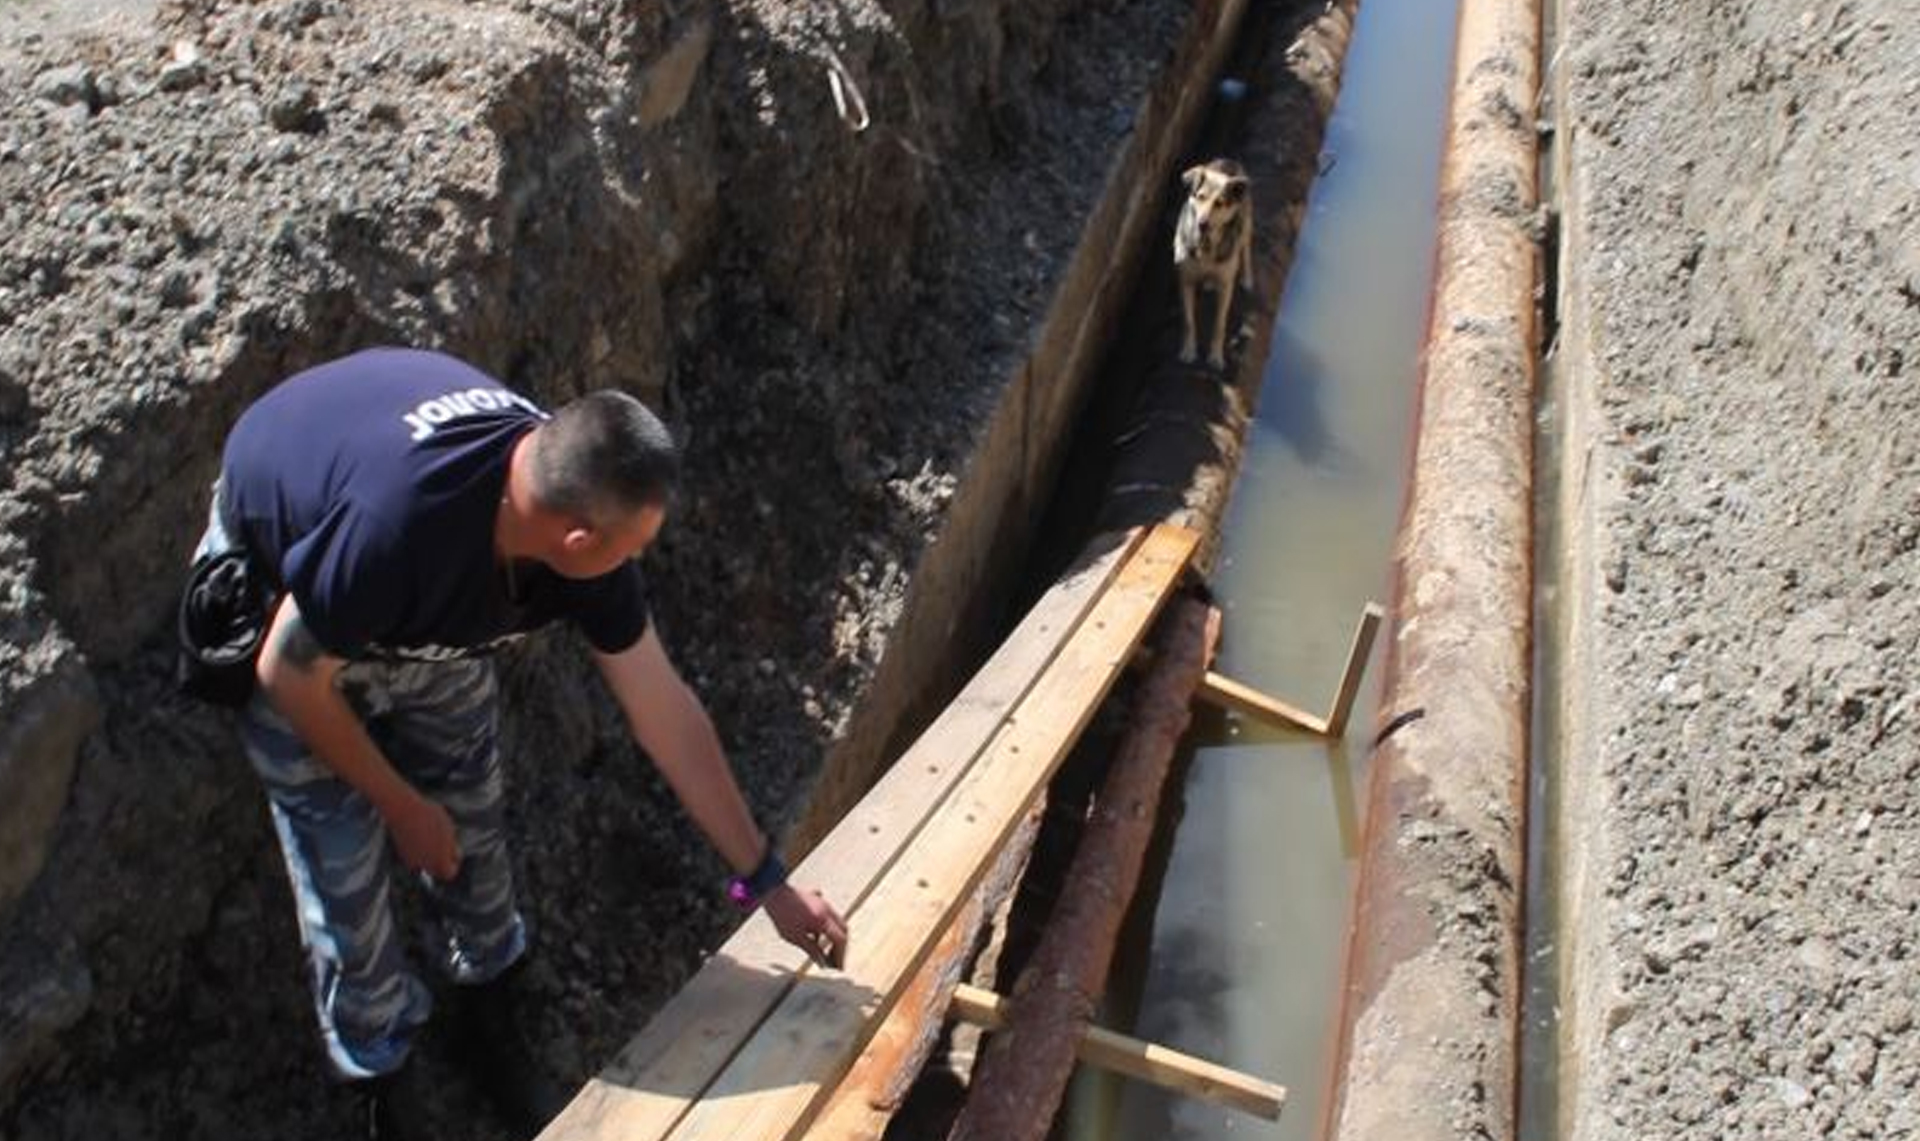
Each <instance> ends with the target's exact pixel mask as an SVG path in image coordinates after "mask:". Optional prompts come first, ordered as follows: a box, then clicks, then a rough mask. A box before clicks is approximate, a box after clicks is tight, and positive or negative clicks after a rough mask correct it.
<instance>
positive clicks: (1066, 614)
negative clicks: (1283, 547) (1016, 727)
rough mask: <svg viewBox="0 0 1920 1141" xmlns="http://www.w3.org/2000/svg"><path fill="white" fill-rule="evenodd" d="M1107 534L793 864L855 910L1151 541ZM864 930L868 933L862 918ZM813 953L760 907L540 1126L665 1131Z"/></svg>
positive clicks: (557, 1130)
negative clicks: (789, 940)
mask: <svg viewBox="0 0 1920 1141" xmlns="http://www.w3.org/2000/svg"><path fill="white" fill-rule="evenodd" d="M1145 537H1146V533H1145V531H1143V530H1139V529H1136V530H1132V531H1127V532H1120V533H1114V534H1110V535H1105V536H1101V537H1100V538H1098V539H1096V540H1094V541H1093V542H1092V543H1090V544H1089V545H1088V548H1087V550H1086V552H1084V553H1083V554H1082V556H1081V557H1080V559H1079V560H1078V561H1077V562H1076V563H1075V565H1074V566H1073V567H1072V568H1071V569H1069V570H1068V571H1067V572H1066V573H1065V574H1064V575H1062V576H1061V578H1060V580H1059V581H1058V582H1057V583H1055V584H1054V586H1053V588H1052V589H1051V590H1049V591H1048V592H1047V593H1046V595H1044V596H1043V597H1042V598H1041V599H1040V601H1039V602H1036V603H1035V604H1034V606H1033V608H1032V609H1031V610H1029V611H1028V612H1027V615H1026V617H1025V618H1023V619H1022V620H1021V622H1020V623H1019V625H1018V626H1017V627H1016V628H1015V630H1014V631H1013V633H1012V634H1011V635H1010V636H1009V637H1008V638H1007V640H1006V641H1005V642H1004V643H1003V644H1002V645H1001V647H1000V649H999V650H998V651H997V652H996V653H994V655H993V656H992V657H991V658H989V659H988V661H987V663H986V665H984V666H982V667H981V668H980V670H979V672H977V673H976V674H975V675H974V676H973V679H972V680H971V681H969V682H968V683H967V685H966V686H965V688H963V689H962V690H961V692H960V694H959V696H957V697H956V698H955V699H954V700H953V701H952V702H951V703H950V704H949V705H948V706H947V707H946V709H945V710H944V711H943V712H942V713H941V715H940V716H939V717H938V718H936V719H935V720H934V722H933V724H932V725H930V726H928V727H927V730H926V731H925V732H924V733H922V734H921V735H920V737H919V739H918V740H916V741H915V742H914V744H913V746H912V747H911V748H909V749H908V750H907V752H906V753H905V754H903V755H902V756H901V757H900V758H899V760H897V761H896V762H895V763H894V764H893V766H892V767H891V768H890V769H889V770H888V771H887V773H886V775H885V776H883V777H882V778H881V779H880V781H879V782H878V783H877V784H876V785H875V786H874V787H873V789H872V790H870V791H869V792H868V793H867V795H866V796H865V797H864V798H862V800H861V801H860V803H859V804H857V805H856V806H854V808H853V810H852V811H850V812H849V813H848V814H847V816H846V817H845V818H843V819H842V820H841V822H840V823H839V824H838V825H836V826H835V827H834V829H833V831H832V832H830V833H829V834H828V835H827V836H826V837H824V838H823V839H822V840H821V842H820V843H819V845H817V846H816V847H815V848H814V850H813V851H812V852H811V853H809V854H808V856H807V858H806V859H805V860H803V861H801V863H800V864H799V866H798V867H797V868H796V869H795V871H794V879H795V882H797V883H802V884H806V885H809V886H811V887H815V888H818V889H819V890H820V891H822V892H823V893H824V894H825V895H826V896H827V898H829V899H831V900H833V902H834V903H835V905H836V906H838V907H840V908H841V909H842V913H843V914H850V913H851V912H852V911H853V910H854V909H855V908H857V907H858V905H859V904H860V903H861V902H862V901H863V900H864V899H865V898H866V897H867V895H868V894H869V893H870V892H871V891H872V889H873V886H874V885H875V884H876V883H878V882H879V880H880V877H881V876H882V874H883V873H885V871H886V870H887V869H888V868H889V867H890V866H891V865H892V864H893V862H894V860H895V859H896V858H897V856H898V853H899V851H900V850H901V849H902V848H904V847H905V846H906V845H907V843H908V842H909V841H910V840H911V839H912V838H913V836H914V835H916V834H917V833H918V831H919V830H920V828H921V826H922V824H923V822H924V821H925V820H926V819H927V818H928V817H929V816H930V815H931V814H932V813H933V812H934V810H935V809H936V808H937V807H938V806H939V805H940V803H941V802H942V801H943V800H944V799H946V798H947V797H948V796H949V795H950V794H951V792H952V790H953V787H954V785H956V784H957V783H958V782H959V780H960V778H961V777H962V776H964V775H965V774H966V772H967V770H968V769H969V768H970V767H971V766H972V765H973V764H974V763H976V762H977V760H978V758H979V757H980V756H981V755H982V754H983V753H985V751H986V749H987V747H988V745H989V744H991V742H992V741H993V739H994V737H995V734H997V733H998V732H999V730H1000V728H1001V726H1002V724H1003V723H1004V722H1005V720H1006V718H1007V717H1008V716H1009V714H1010V713H1011V711H1012V710H1013V709H1014V708H1015V707H1016V706H1017V705H1018V703H1019V701H1020V699H1021V698H1023V697H1025V696H1026V694H1027V692H1028V691H1029V690H1030V689H1031V688H1032V687H1033V685H1034V684H1035V683H1036V681H1037V680H1038V679H1039V678H1040V677H1041V676H1042V674H1043V673H1044V671H1045V668H1046V666H1047V665H1048V663H1050V662H1051V661H1053V659H1054V658H1055V657H1056V656H1057V655H1058V654H1059V652H1060V649H1061V647H1062V646H1064V645H1065V644H1066V643H1067V642H1068V640H1069V639H1070V638H1071V636H1072V634H1073V632H1074V631H1075V630H1077V629H1078V628H1079V627H1080V625H1081V624H1082V623H1083V622H1084V621H1085V620H1086V617H1087V615H1088V613H1089V612H1090V611H1091V610H1092V608H1093V605H1094V603H1095V602H1096V601H1097V600H1098V599H1099V598H1100V596H1101V595H1102V594H1103V593H1104V592H1105V591H1106V589H1107V587H1108V586H1109V585H1110V584H1111V583H1112V582H1113V580H1114V579H1115V578H1116V577H1117V576H1118V575H1119V573H1120V568H1121V567H1122V566H1123V565H1125V563H1126V560H1127V558H1128V557H1129V556H1130V555H1131V554H1132V553H1133V552H1134V551H1136V550H1137V549H1138V548H1139V546H1140V544H1141V543H1142V542H1144V541H1145ZM855 938H856V939H858V938H860V935H859V932H858V930H857V929H856V931H855ZM805 962H806V956H805V955H804V954H802V953H801V952H800V951H799V950H797V949H795V948H793V947H790V946H788V945H787V944H786V943H785V942H784V941H782V940H781V939H780V937H779V935H778V934H777V933H776V932H775V931H774V929H773V924H772V923H770V922H768V920H767V918H766V916H765V915H763V914H760V913H756V914H754V915H753V916H751V917H750V918H748V919H747V921H746V922H745V923H744V924H743V925H742V926H741V927H740V928H739V930H737V931H736V932H735V933H734V935H733V937H732V938H730V939H728V940H727V942H726V943H725V944H724V945H723V946H722V947H721V948H720V950H719V951H718V953H716V954H715V955H714V956H713V958H711V959H709V960H708V961H707V963H706V965H704V966H703V967H701V969H700V970H699V972H698V973H696V974H695V975H694V977H693V978H692V979H690V980H689V981H688V983H687V985H686V986H684V987H682V988H681V990H680V991H679V993H677V994H675V995H674V997H673V998H672V999H670V1000H668V1002H667V1003H666V1005H664V1006H663V1007H662V1008H661V1009H660V1010H659V1011H658V1012H656V1013H655V1015H654V1017H653V1018H652V1019H651V1020H650V1021H649V1022H648V1024H647V1025H646V1027H645V1028H644V1029H642V1030H641V1032H640V1033H639V1034H638V1035H636V1036H635V1037H634V1038H633V1040H632V1041H630V1042H628V1044H627V1045H626V1047H625V1048H624V1049H622V1050H621V1052H620V1053H619V1055H618V1056H616V1057H615V1058H614V1060H613V1062H612V1063H611V1064H610V1065H608V1066H607V1067H606V1069H605V1070H604V1071H602V1072H601V1074H600V1075H599V1076H598V1077H595V1078H594V1079H592V1080H591V1081H589V1082H588V1083H587V1084H586V1086H585V1087H584V1088H583V1089H582V1090H581V1091H580V1092H579V1094H577V1095H576V1096H575V1097H574V1099H573V1101H572V1103H571V1104H569V1105H568V1106H567V1108H566V1109H565V1110H563V1111H562V1112H561V1114H560V1116H559V1117H557V1118H555V1119H554V1121H553V1122H552V1123H551V1124H550V1125H548V1127H547V1128H546V1129H545V1130H544V1131H543V1132H542V1133H541V1134H540V1137H541V1141H597V1139H604V1141H611V1139H613V1138H627V1137H648V1136H658V1135H660V1134H661V1133H663V1132H664V1131H665V1130H666V1129H667V1128H670V1127H671V1125H672V1124H673V1122H675V1121H677V1120H679V1118H680V1116H681V1114H682V1113H683V1112H684V1111H685V1108H686V1104H687V1102H688V1101H689V1100H690V1099H692V1098H696V1097H698V1096H699V1095H700V1092H701V1091H702V1090H704V1089H706V1087H707V1086H708V1085H709V1084H711V1082H712V1081H713V1079H714V1077H715V1076H716V1075H717V1074H719V1072H720V1070H721V1068H722V1067H723V1066H725V1065H726V1063H727V1062H728V1060H730V1059H731V1058H732V1057H733V1055H734V1054H735V1053H736V1052H737V1051H738V1050H739V1048H740V1046H741V1045H742V1044H743V1043H744V1042H745V1041H746V1040H747V1038H748V1036H750V1035H751V1034H752V1033H753V1030H754V1028H755V1027H756V1026H758V1025H759V1024H760V1022H761V1021H762V1020H763V1019H765V1018H766V1016H767V1014H768V1013H769V1012H771V1011H772V1010H773V1008H774V1006H775V1005H776V1004H777V1003H778V1002H779V1000H780V998H781V997H782V996H784V995H785V994H786V993H787V990H788V989H789V988H790V987H791V986H792V984H793V980H794V978H795V975H796V972H797V971H798V970H799V969H800V967H801V966H802V965H803V964H805Z"/></svg>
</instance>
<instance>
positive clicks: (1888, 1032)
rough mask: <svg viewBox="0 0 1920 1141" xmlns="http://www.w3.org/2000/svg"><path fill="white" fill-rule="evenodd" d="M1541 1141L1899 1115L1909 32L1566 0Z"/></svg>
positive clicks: (1722, 1133)
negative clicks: (1554, 744)
mask: <svg viewBox="0 0 1920 1141" xmlns="http://www.w3.org/2000/svg"><path fill="white" fill-rule="evenodd" d="M1563 8H1564V12H1563V14H1562V39H1563V44H1562V46H1561V48H1560V50H1559V53H1558V68H1559V79H1560V88H1561V91H1562V94H1561V104H1560V106H1561V110H1560V114H1559V116H1558V121H1559V139H1558V145H1559V146H1560V147H1561V148H1563V150H1564V151H1565V154H1566V158H1567V166H1566V172H1565V175H1564V179H1565V181H1564V191H1563V200H1564V203H1565V220H1564V225H1563V233H1564V235H1565V249H1566V256H1565V259H1564V273H1563V280H1564V281H1565V282H1566V283H1567V288H1566V289H1565V291H1564V294H1563V296H1564V298H1565V304H1564V305H1563V307H1562V316H1563V319H1564V324H1563V336H1562V340H1561V345H1562V352H1561V358H1560V361H1559V375H1561V376H1563V377H1564V378H1565V380H1564V385H1563V391H1562V392H1561V394H1560V400H1561V401H1563V402H1564V407H1565V409H1566V411H1567V414H1568V416H1569V417H1570V420H1571V424H1572V429H1573V430H1572V432H1571V434H1570V437H1569V438H1570V440H1571V445H1570V446H1569V448H1568V449H1567V453H1566V456H1565V464H1564V472H1563V486H1564V489H1565V492H1564V501H1563V509H1564V513H1565V515H1566V518H1567V521H1568V526H1569V531H1570V537H1571V540H1572V542H1571V546H1570V550H1569V552H1568V558H1567V561H1566V563H1565V564H1564V565H1563V566H1561V567H1560V568H1559V573H1558V575H1557V576H1556V581H1557V582H1558V583H1559V584H1560V585H1561V586H1562V589H1563V597H1564V598H1565V599H1566V606H1567V611H1568V619H1569V627H1568V628H1569V631H1570V633H1569V637H1568V639H1567V641H1568V644H1569V645H1570V646H1571V647H1572V649H1571V651H1570V652H1569V653H1568V655H1567V656H1566V658H1565V660H1564V661H1563V662H1562V663H1561V668H1562V669H1563V671H1565V673H1566V675H1567V676H1566V687H1567V692H1568V694H1569V701H1568V707H1567V709H1566V710H1565V711H1564V712H1565V716H1566V718H1567V731H1566V733H1565V735H1564V738H1563V739H1562V740H1561V741H1560V742H1559V743H1558V744H1559V748H1558V749H1557V750H1556V751H1557V752H1559V753H1560V754H1561V755H1562V756H1563V758H1564V760H1563V765H1562V768H1561V769H1560V770H1559V774H1558V775H1559V778H1560V779H1561V780H1562V782H1563V785H1562V787H1563V788H1564V793H1563V796H1562V805H1563V808H1562V811H1561V814H1560V820H1559V825H1560V829H1561V833H1562V836H1561V841H1562V843H1561V848H1562V850H1563V851H1565V852H1566V853H1567V856H1566V859H1567V869H1568V870H1567V876H1566V879H1565V884H1564V887H1565V892H1564V898H1565V901H1566V902H1565V914H1564V915H1563V918H1562V923H1561V930H1560V936H1561V938H1560V952H1561V954H1562V957H1563V965H1562V976H1563V978H1564V979H1566V980H1567V981H1566V984H1565V986H1564V988H1563V994H1562V1005H1563V1008H1564V1010H1565V1012H1566V1018H1567V1020H1568V1021H1567V1024H1566V1027H1565V1032H1564V1035H1563V1046H1564V1047H1565V1049H1566V1052H1567V1055H1566V1064H1565V1065H1564V1066H1563V1074H1564V1075H1565V1078H1564V1080H1563V1090H1562V1109H1563V1114H1562V1118H1563V1120H1562V1129H1561V1131H1560V1135H1562V1136H1567V1137H1572V1138H1576V1139H1579V1141H1596V1139H1600V1138H1644V1137H1681V1136H1688V1137H1705V1136H1711V1137H1725V1138H1761V1137H1766V1138H1778V1137H1816V1136H1821V1137H1825V1136H1831V1137H1863V1138H1864V1137H1899V1136H1908V1135H1911V1134H1912V1133H1913V1132H1914V1131H1915V1130H1916V1128H1920V1107H1916V1105H1915V1104H1914V1101H1913V1092H1914V1090H1915V1088H1916V1085H1920V1034H1917V1033H1916V1031H1915V1027H1914V1000H1915V994H1914V986H1913V966H1912V958H1913V955H1914V932H1915V926H1914V917H1915V914H1916V910H1917V909H1920V894H1916V892H1915V890H1914V886H1913V875H1912V871H1913V867H1914V863H1915V859H1916V856H1920V803H1916V801H1915V799H1914V797H1913V795H1912V787H1913V783H1914V777H1915V775H1916V765H1917V764H1920V736H1916V734H1917V733H1920V729H1917V728H1916V720H1915V715H1914V710H1913V705H1912V698H1911V694H1912V693H1913V691H1914V687H1915V685H1916V683H1917V682H1920V676H1916V663H1920V653H1916V651H1917V650H1920V645H1917V644H1916V641H1915V638H1916V633H1915V631H1916V629H1920V623H1916V613H1917V611H1920V594H1916V584H1917V583H1920V547H1917V545H1916V540H1917V539H1920V451H1916V449H1920V386H1916V383H1915V373H1914V368H1913V363H1912V357H1913V353H1914V348H1913V346H1914V345H1915V344H1916V343H1920V151H1916V143H1915V135H1914V131H1913V108H1914V106H1915V100H1916V98H1920V33H1917V32H1916V31H1915V27H1914V24H1913V22H1912V20H1911V18H1910V15H1911V14H1910V12H1909V11H1907V10H1905V9H1904V8H1903V7H1902V6H1901V5H1899V4H1897V3H1892V2H1885V3H1845V4H1835V5H1827V6H1807V5H1799V4H1789V3H1784V2H1781V0H1748V2H1745V3H1738V4H1718V3H1706V2H1701V0H1687V2H1684V3H1679V4H1651V3H1641V2H1639V0H1581V2H1578V3H1569V4H1565V5H1563Z"/></svg>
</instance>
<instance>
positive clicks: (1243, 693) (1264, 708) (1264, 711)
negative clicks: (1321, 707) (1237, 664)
mask: <svg viewBox="0 0 1920 1141" xmlns="http://www.w3.org/2000/svg"><path fill="white" fill-rule="evenodd" d="M1196 692H1197V694H1198V696H1199V698H1200V699H1201V700H1202V701H1205V702H1207V703H1208V704H1209V705H1217V706H1220V707H1221V708H1223V709H1231V710H1233V711H1234V712H1236V713H1244V714H1246V715H1247V716H1248V717H1252V718H1255V719H1257V720H1260V721H1264V722H1266V723H1267V724H1269V725H1276V726H1278V727H1280V728H1282V729H1304V730H1306V731H1307V732H1309V733H1325V732H1326V731H1327V723H1326V721H1325V720H1324V719H1322V718H1321V717H1319V716H1318V715H1316V714H1312V713H1308V712H1307V711H1306V710H1304V709H1300V708H1297V707H1295V706H1292V705H1288V704H1287V703H1286V702H1284V701H1282V700H1280V699H1279V698H1277V697H1272V696H1269V695H1268V694H1265V693H1262V692H1260V691H1259V690H1257V689H1255V688H1253V687H1252V686H1250V685H1245V684H1243V683H1241V682H1237V681H1235V680H1233V679H1232V678H1230V677H1228V676H1226V675H1225V674H1222V673H1217V672H1215V671H1213V670H1208V671H1207V673H1206V676H1205V677H1203V678H1201V679H1200V688H1199V690H1198V691H1196Z"/></svg>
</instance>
